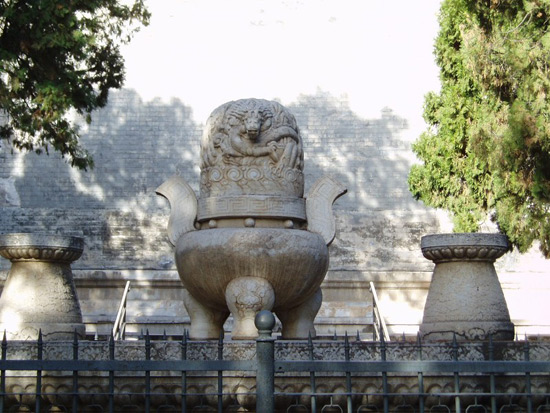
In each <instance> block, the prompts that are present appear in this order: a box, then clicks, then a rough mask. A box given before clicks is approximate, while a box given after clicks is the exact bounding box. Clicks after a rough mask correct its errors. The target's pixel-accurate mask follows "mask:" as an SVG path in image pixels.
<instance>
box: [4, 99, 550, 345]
mask: <svg viewBox="0 0 550 413" xmlns="http://www.w3.org/2000/svg"><path fill="white" fill-rule="evenodd" d="M258 97H261V96H258ZM221 103H224V102H212V109H214V108H215V107H217V106H218V105H219V104H221ZM286 106H287V107H288V108H289V109H290V110H291V111H292V112H293V113H294V114H295V116H296V119H297V121H298V125H299V127H300V129H301V133H302V136H303V139H304V152H305V158H306V159H305V176H306V193H307V189H308V187H309V186H310V185H312V184H313V183H314V182H315V180H316V179H317V178H319V177H321V176H322V175H323V174H331V175H333V176H334V177H335V178H336V179H338V180H340V181H341V182H343V183H344V184H345V185H346V186H347V188H348V194H347V195H345V196H344V197H342V198H340V199H338V200H337V201H336V203H335V215H336V217H337V235H336V240H335V241H334V243H333V244H332V246H331V247H330V251H331V264H330V271H329V274H328V276H327V279H326V281H325V283H324V285H323V291H324V296H325V304H324V305H323V308H322V310H321V313H320V315H319V316H318V319H317V322H318V325H319V331H320V332H321V334H331V333H333V332H334V331H335V330H338V332H339V333H340V332H343V330H344V329H346V330H350V331H351V332H355V331H356V330H359V331H360V332H361V333H363V334H368V332H369V331H370V330H369V327H368V323H369V322H370V321H371V320H372V313H371V311H372V297H371V294H370V292H369V289H368V287H369V281H373V282H374V283H375V285H376V287H377V290H378V295H379V297H380V299H381V302H382V309H383V310H384V313H385V315H386V318H387V321H388V323H389V324H390V329H391V330H392V332H393V333H394V334H401V332H405V333H411V334H414V333H415V332H416V330H417V326H418V323H419V322H420V321H421V315H422V309H423V305H424V301H425V297H426V294H427V288H428V286H429V281H430V274H431V269H432V266H433V264H432V263H431V262H430V261H428V260H426V259H424V258H423V257H422V254H421V253H420V248H419V245H420V238H421V236H423V235H425V234H428V233H436V232H441V231H448V230H449V226H448V221H447V219H446V217H445V215H444V214H442V213H440V212H438V211H434V210H431V209H428V208H426V207H424V206H423V205H422V204H421V203H419V202H417V201H415V200H414V199H413V198H412V197H411V195H410V193H409V192H408V189H407V183H406V180H407V174H408V170H409V168H410V166H411V165H412V163H413V162H415V159H414V155H413V154H412V151H411V149H410V144H411V141H412V140H413V139H415V138H416V136H413V135H411V134H410V133H409V132H410V130H409V125H408V121H407V119H404V118H401V117H400V116H399V114H397V113H393V112H392V111H391V110H390V109H384V110H382V112H381V113H380V116H379V117H377V118H373V119H364V118H362V117H360V116H358V115H357V114H355V113H354V112H353V111H352V110H351V109H350V107H349V105H348V103H347V102H346V100H345V99H343V98H336V97H334V96H332V95H331V94H329V93H324V92H322V91H319V92H317V93H316V94H314V95H302V96H300V97H299V98H298V99H297V100H296V101H294V102H292V103H290V104H286ZM202 126H203V125H202V124H198V123H196V122H195V121H194V119H193V116H192V111H191V108H190V107H189V106H187V105H186V104H185V103H184V102H181V101H179V100H176V99H174V100H172V101H171V102H170V103H166V102H163V101H160V100H153V101H150V102H144V101H142V99H141V98H140V96H139V95H138V94H137V93H136V92H135V91H133V90H130V89H124V90H121V91H118V92H114V93H112V95H111V98H110V103H109V105H108V106H107V107H106V108H104V109H102V110H101V111H99V112H97V113H96V114H95V116H94V120H93V122H92V124H91V125H90V126H89V127H86V126H83V129H82V131H83V142H84V144H85V146H86V147H87V148H88V150H90V152H91V153H92V154H93V156H94V159H95V163H96V166H95V168H94V169H93V170H91V171H88V172H82V171H77V170H74V169H71V168H70V167H69V166H68V165H67V164H66V163H65V162H64V161H63V160H62V159H60V157H59V156H58V155H57V154H54V153H51V154H49V155H40V156H37V155H35V154H33V153H18V152H13V151H11V149H10V147H9V146H7V145H5V144H4V143H2V148H1V150H0V207H1V215H0V232H2V233H8V232H47V233H57V234H65V235H78V236H83V237H84V238H85V242H86V245H85V251H84V254H83V256H82V258H81V259H80V260H78V261H77V262H75V263H74V264H73V270H74V273H75V277H76V283H77V287H78V289H79V295H80V299H81V303H82V309H83V313H84V318H85V321H86V322H87V323H88V324H89V329H90V331H94V330H95V329H98V330H99V331H100V332H106V331H107V330H108V328H109V326H110V323H111V322H112V321H113V319H114V316H115V314H116V310H117V306H118V301H119V300H120V297H121V295H122V290H123V287H124V284H125V282H126V280H131V281H132V290H131V292H130V297H129V308H128V317H129V321H130V328H131V329H132V331H135V332H139V330H140V329H141V328H143V327H144V326H146V327H148V328H150V329H151V330H152V332H157V333H159V334H160V333H162V331H163V330H168V331H169V332H176V331H179V330H178V329H180V328H182V325H184V324H186V323H187V322H188V318H187V314H186V313H185V310H184V308H183V305H182V301H181V285H180V282H179V278H178V276H177V272H176V270H175V265H174V260H173V256H172V254H173V252H172V246H171V245H170V243H169V242H168V238H167V236H166V232H165V229H166V224H167V219H168V212H169V207H168V203H167V202H166V201H165V200H164V199H163V198H161V197H158V196H156V195H155V193H154V191H155V188H156V187H157V186H159V185H160V184H161V183H162V182H164V180H166V179H167V178H168V177H170V176H171V175H172V174H180V175H182V176H183V177H184V178H185V179H186V180H187V181H188V182H189V183H190V185H191V186H192V187H193V188H194V189H195V190H196V191H198V174H199V168H198V150H199V149H198V146H199V139H200V136H201V133H202ZM501 261H502V263H501V264H500V266H499V267H498V270H499V272H500V274H501V278H502V280H503V283H504V288H505V294H506V295H507V298H508V299H509V305H510V307H511V308H510V310H511V316H512V318H513V319H514V321H516V322H518V320H521V321H520V324H521V325H522V327H521V328H522V329H523V330H520V331H523V332H531V333H533V332H534V333H541V332H545V331H546V330H544V328H542V327H541V325H543V324H545V323H546V324H548V322H547V321H544V320H541V316H540V314H544V313H545V309H546V310H547V306H546V304H545V301H546V300H544V298H543V296H541V291H543V289H542V290H541V288H538V289H537V290H536V291H533V290H531V291H530V292H529V294H530V296H531V297H532V299H533V301H531V302H532V303H533V304H532V305H531V307H529V308H528V309H526V308H525V305H524V304H522V303H525V301H524V299H525V291H527V290H526V289H528V288H529V283H528V282H531V281H532V280H533V279H535V280H536V282H537V283H538V285H539V287H540V286H541V283H540V281H541V280H543V281H544V283H543V284H542V286H543V287H544V288H548V282H547V281H545V280H544V278H545V277H544V274H545V273H546V272H547V271H548V268H549V265H548V264H547V263H546V261H545V260H543V259H541V258H540V256H539V255H538V254H537V253H536V252H533V253H532V254H530V255H528V256H524V257H520V256H518V255H516V254H509V256H507V257H505V258H503V259H502V260H501ZM8 269H9V262H7V261H6V260H2V261H1V262H0V270H1V271H2V274H3V275H4V277H5V275H6V273H7V270H8ZM521 277H524V278H525V280H524V279H521ZM526 280H527V281H526ZM547 293H548V291H546V292H545V294H547ZM537 300H538V301H537ZM546 313H547V311H546ZM531 325H534V327H531Z"/></svg>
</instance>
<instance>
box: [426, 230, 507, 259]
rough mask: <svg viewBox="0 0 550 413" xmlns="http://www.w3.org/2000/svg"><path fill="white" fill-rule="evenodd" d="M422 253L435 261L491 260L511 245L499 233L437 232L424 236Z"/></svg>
mask: <svg viewBox="0 0 550 413" xmlns="http://www.w3.org/2000/svg"><path fill="white" fill-rule="evenodd" d="M421 249H422V254H423V255H424V257H426V258H427V259H429V260H432V261H434V262H435V263H440V262H447V261H464V260H468V261H490V262H493V261H495V260H496V259H498V258H500V257H502V256H503V255H504V254H505V253H506V252H508V251H509V249H510V246H509V245H508V242H507V241H506V238H505V237H504V236H498V235H497V234H436V235H428V236H425V237H423V238H422V243H421Z"/></svg>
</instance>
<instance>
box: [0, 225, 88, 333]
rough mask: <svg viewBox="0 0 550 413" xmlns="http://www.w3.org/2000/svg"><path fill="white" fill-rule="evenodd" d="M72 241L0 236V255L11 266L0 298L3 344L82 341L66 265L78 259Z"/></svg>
mask: <svg viewBox="0 0 550 413" xmlns="http://www.w3.org/2000/svg"><path fill="white" fill-rule="evenodd" d="M83 248H84V241H83V239H82V238H78V237H65V236H53V235H40V234H7V235H0V255H1V256H2V257H4V258H6V259H8V260H10V261H11V262H12V265H11V269H10V272H9V274H8V278H7V280H6V283H5V285H4V290H3V291H2V296H1V297H0V332H1V331H3V330H5V331H6V334H7V338H8V339H12V340H36V338H37V337H38V332H39V330H42V336H43V338H44V340H70V339H72V338H73V336H74V332H75V330H76V332H77V334H78V335H79V336H81V337H84V336H85V326H84V324H83V322H82V313H81V310H80V304H79V302H78V297H77V295H76V289H75V286H74V281H73V274H72V271H71V262H73V261H75V260H77V259H78V258H79V257H80V255H81V254H82V250H83Z"/></svg>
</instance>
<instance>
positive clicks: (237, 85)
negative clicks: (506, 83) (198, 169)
mask: <svg viewBox="0 0 550 413" xmlns="http://www.w3.org/2000/svg"><path fill="white" fill-rule="evenodd" d="M439 4H440V0H416V1H414V0H392V1H387V0H233V1H224V0H186V1H183V0H149V1H148V7H149V10H150V11H151V12H152V19H151V24H150V26H149V27H147V28H144V29H142V31H141V32H139V33H138V34H137V35H136V36H135V38H134V40H133V41H132V43H131V44H130V45H129V46H127V47H126V48H125V49H124V54H125V58H126V68H127V78H126V84H125V87H128V88H132V89H135V90H136V91H137V92H138V93H139V94H140V95H141V97H142V98H143V99H144V100H146V101H148V100H151V99H153V98H161V99H162V100H165V101H167V102H168V101H170V100H171V99H172V98H179V99H180V100H181V101H182V102H183V103H184V104H186V105H189V106H191V107H192V108H193V113H194V117H195V121H197V122H199V123H204V122H205V120H206V118H207V117H208V115H209V114H210V112H211V111H212V110H213V109H214V108H216V107H217V106H219V105H220V104H222V103H224V102H226V101H229V100H233V99H240V98H246V97H256V98H265V99H278V100H280V101H281V102H282V103H283V104H289V103H292V102H293V101H295V100H296V98H297V97H298V96H299V95H300V94H314V93H315V92H316V91H317V90H318V89H320V90H322V91H324V92H329V93H331V94H333V95H335V96H347V98H348V100H349V104H350V107H351V109H352V110H354V111H355V112H356V113H357V114H358V115H359V116H362V117H365V118H378V117H379V116H380V110H381V109H382V108H384V107H389V108H391V109H393V110H394V112H395V113H396V114H397V115H399V116H401V117H405V118H406V119H408V120H409V123H410V126H411V129H415V130H416V129H419V130H421V129H423V127H424V126H423V120H422V118H421V113H422V104H423V97H424V95H425V94H426V93H427V92H428V91H430V90H437V89H438V88H439V80H438V68H437V66H436V65H435V63H434V57H433V54H432V51H433V41H434V38H435V36H436V34H437V30H438V25H437V17H436V16H437V12H438V9H439Z"/></svg>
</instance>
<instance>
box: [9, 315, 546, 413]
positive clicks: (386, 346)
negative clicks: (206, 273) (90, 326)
mask: <svg viewBox="0 0 550 413" xmlns="http://www.w3.org/2000/svg"><path fill="white" fill-rule="evenodd" d="M263 315H264V316H265V313H264V314H263ZM259 330H260V336H259V337H258V339H257V340H256V341H255V343H254V342H247V343H228V342H226V341H224V340H223V337H221V338H220V340H218V342H217V343H216V342H194V341H190V340H188V338H187V336H186V334H183V337H182V339H181V341H178V342H165V341H162V342H161V341H158V342H155V341H152V340H151V339H150V337H149V336H148V335H146V337H145V339H144V340H140V341H134V342H128V341H127V342H122V341H116V340H113V339H111V340H109V341H108V342H97V341H93V342H89V341H79V340H78V339H77V338H76V337H75V339H74V341H73V342H72V343H53V342H47V343H45V342H43V341H42V339H41V337H40V336H39V338H38V340H37V341H36V342H32V343H30V342H25V343H23V342H8V341H7V340H6V339H5V338H4V340H3V341H2V346H1V359H0V412H4V411H6V412H7V411H35V412H46V411H47V412H50V411H72V412H86V411H108V412H117V411H133V412H168V411H171V412H175V411H177V412H192V411H217V412H226V411H238V409H241V410H240V411H256V412H261V413H271V412H276V411H277V412H279V411H281V412H301V411H308V412H325V413H328V412H335V411H342V412H344V411H345V412H348V413H351V412H367V411H368V412H371V413H372V412H375V411H380V412H384V413H389V412H390V411H391V412H396V413H414V412H420V413H425V412H432V413H447V412H455V413H484V412H491V413H519V412H526V413H535V412H537V413H543V412H550V402H549V400H550V361H548V359H545V357H546V356H545V354H547V353H548V351H550V345H549V344H542V345H538V347H537V348H536V350H535V351H532V350H531V344H530V343H529V342H528V341H525V342H523V343H519V342H514V343H507V344H499V343H493V342H492V341H489V342H486V343H479V342H478V343H476V344H469V343H466V344H463V343H460V344H459V343H457V342H456V341H455V342H453V343H446V344H437V345H435V346H430V345H426V344H423V343H421V342H420V341H418V342H413V343H410V342H409V343H396V342H392V343H386V342H385V341H384V340H382V341H380V342H362V341H360V340H359V339H349V338H348V337H347V336H345V337H344V338H343V339H340V340H336V341H327V342H316V341H315V340H311V339H310V340H308V341H302V342H286V341H283V340H276V339H275V338H273V337H272V334H271V330H270V329H269V328H266V327H265V324H264V325H263V327H262V326H260V328H259ZM63 346H65V347H63ZM71 347H72V348H71ZM290 349H292V351H290ZM434 349H437V351H438V352H439V353H438V354H439V356H438V359H437V360H434V359H433V358H434V357H433V354H434V351H435V350H434ZM231 351H233V353H232V355H231V357H232V359H228V358H227V356H228V355H227V352H231ZM532 353H533V354H535V355H536V357H537V360H534V361H532V360H531V357H530V356H531V354H532ZM329 354H331V356H330V357H328V355H329ZM239 355H240V356H239ZM541 355H542V356H541ZM23 356H25V357H23ZM237 357H241V358H242V359H237ZM541 357H542V359H541ZM329 358H330V359H329ZM245 408H246V409H248V410H242V409H245Z"/></svg>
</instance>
